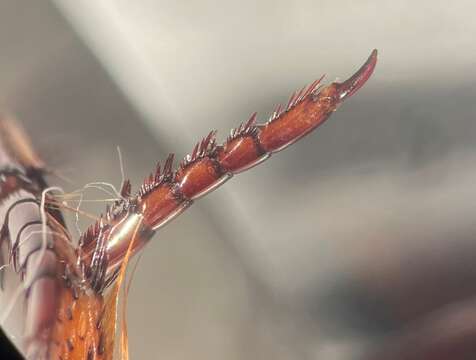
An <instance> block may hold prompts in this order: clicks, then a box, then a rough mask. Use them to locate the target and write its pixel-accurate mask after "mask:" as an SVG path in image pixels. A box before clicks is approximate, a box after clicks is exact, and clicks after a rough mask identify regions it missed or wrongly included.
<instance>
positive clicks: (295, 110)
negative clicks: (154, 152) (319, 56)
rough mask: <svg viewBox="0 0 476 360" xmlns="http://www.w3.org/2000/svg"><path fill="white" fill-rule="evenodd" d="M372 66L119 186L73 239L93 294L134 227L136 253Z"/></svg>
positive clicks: (296, 135)
mask: <svg viewBox="0 0 476 360" xmlns="http://www.w3.org/2000/svg"><path fill="white" fill-rule="evenodd" d="M376 62H377V51H376V50H374V51H373V52H372V53H371V55H370V57H369V58H368V60H367V61H366V62H365V64H364V65H363V66H362V67H361V68H360V69H359V70H358V71H357V72H356V73H355V74H354V75H353V76H352V77H350V78H349V79H348V80H346V81H344V82H343V83H331V84H330V85H328V86H325V87H322V88H321V87H320V83H321V80H322V79H320V80H317V81H315V82H314V83H313V84H311V85H310V86H308V87H305V88H303V89H302V90H301V91H299V92H296V93H294V94H293V95H292V96H291V98H290V100H289V102H288V104H287V106H286V107H284V108H283V107H281V106H278V107H277V108H276V111H275V112H274V113H273V115H272V116H271V118H270V119H269V121H268V122H267V123H266V124H262V125H258V124H256V114H253V115H252V116H251V118H250V119H249V120H248V121H246V122H244V123H243V124H241V125H240V126H239V127H238V128H237V129H235V130H232V132H231V134H230V136H229V137H228V138H227V139H226V141H225V143H224V144H222V145H217V144H216V140H215V131H212V132H210V133H209V134H208V136H206V137H205V138H204V139H203V140H202V141H201V142H199V143H197V145H196V146H195V148H194V149H193V151H192V153H191V154H190V155H187V156H186V157H185V158H184V159H183V160H182V162H181V163H180V166H179V168H178V170H177V171H173V155H170V156H169V157H168V158H167V160H166V161H165V164H164V166H163V168H162V167H161V166H160V164H158V165H157V168H156V170H155V172H154V173H152V174H150V176H149V177H148V178H146V180H145V181H144V184H143V185H142V186H141V188H140V189H139V191H138V193H137V194H136V195H134V196H131V186H130V183H129V182H128V181H126V182H125V183H124V186H123V189H122V196H123V198H124V200H121V201H117V202H116V203H115V204H114V206H113V207H111V208H108V209H107V210H106V214H105V215H104V216H101V220H100V221H98V222H97V223H96V224H94V225H92V226H91V227H90V228H89V229H88V230H87V231H86V232H85V233H84V235H83V236H82V238H81V240H80V243H81V244H82V249H83V253H84V257H83V259H84V262H85V263H86V264H87V265H88V267H89V270H90V278H91V279H92V282H93V283H94V287H95V288H96V289H97V290H98V291H99V290H101V289H104V288H105V287H107V285H108V284H110V283H111V282H112V281H113V280H114V275H115V273H117V268H118V266H119V264H120V263H121V261H122V259H123V258H124V254H125V252H126V250H127V249H128V248H129V246H130V243H131V239H132V234H133V233H134V231H136V230H137V229H138V228H139V231H138V234H139V235H138V237H139V241H135V243H134V244H133V246H132V248H133V251H138V250H139V249H140V248H141V247H142V246H144V244H145V243H146V242H147V240H148V239H150V237H151V236H152V234H153V232H154V230H157V229H159V228H160V227H162V226H163V225H165V224H166V223H168V222H169V221H170V220H172V219H173V218H175V217H176V216H177V215H179V214H180V213H181V212H183V211H184V210H185V209H187V208H188V207H189V206H190V205H191V204H192V203H193V201H194V200H195V199H197V198H199V197H201V196H203V195H205V194H207V193H209V192H210V191H212V190H214V189H216V188H217V187H218V186H220V185H222V184H223V183H224V182H225V181H227V180H228V179H230V178H231V177H232V176H233V175H234V174H237V173H239V172H242V171H244V170H247V169H250V168H251V167H253V166H255V165H257V164H259V163H261V162H263V161H264V160H266V159H268V158H269V157H270V156H271V154H273V153H275V152H278V151H280V150H283V149H284V148H286V147H288V146H289V145H291V144H292V143H294V142H295V141H297V140H299V139H301V138H302V137H303V136H305V135H307V134H309V133H310V132H311V131H312V130H314V129H315V128H317V127H318V126H319V125H321V124H322V123H323V122H324V121H325V120H327V118H328V117H329V116H330V115H331V114H332V113H333V112H334V111H335V110H336V109H337V107H338V106H339V105H340V104H341V103H342V102H343V101H344V100H345V99H347V98H349V97H350V96H352V95H353V94H354V93H355V92H356V91H357V90H358V89H359V88H361V87H362V86H363V85H364V84H365V82H366V81H367V80H368V79H369V77H370V76H371V74H372V72H373V70H374V68H375V65H376Z"/></svg>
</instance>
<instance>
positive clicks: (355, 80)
mask: <svg viewBox="0 0 476 360" xmlns="http://www.w3.org/2000/svg"><path fill="white" fill-rule="evenodd" d="M377 53H378V52H377V49H374V50H373V51H372V52H371V53H370V56H369V58H368V59H367V61H366V62H365V63H364V65H362V66H361V68H360V69H359V70H357V72H356V73H355V74H354V75H352V76H351V77H350V78H349V79H347V80H346V81H344V82H343V83H341V84H338V86H339V88H338V90H339V94H340V100H341V101H342V100H344V99H345V98H348V97H350V96H352V95H353V94H355V92H356V91H357V90H359V89H360V88H361V87H362V86H363V85H364V84H365V83H366V82H367V80H368V79H369V78H370V76H371V75H372V73H373V71H374V69H375V66H376V65H377Z"/></svg>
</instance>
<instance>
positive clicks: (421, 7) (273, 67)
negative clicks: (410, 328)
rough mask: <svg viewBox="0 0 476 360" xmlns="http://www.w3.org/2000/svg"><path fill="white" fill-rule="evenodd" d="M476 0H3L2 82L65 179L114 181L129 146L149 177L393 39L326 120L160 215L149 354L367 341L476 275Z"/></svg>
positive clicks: (265, 354) (142, 329)
mask: <svg viewBox="0 0 476 360" xmlns="http://www.w3.org/2000/svg"><path fill="white" fill-rule="evenodd" d="M474 10H475V5H474V2H471V1H453V2H451V3H448V2H443V1H429V0H428V1H418V2H414V1H399V2H395V1H301V2H295V3H291V2H289V1H269V0H264V1H258V2H255V1H241V2H239V3H238V2H237V3H233V2H225V3H224V2H218V1H200V2H198V1H197V2H187V1H151V0H140V1H134V2H129V1H123V0H115V1H112V0H104V1H98V2H92V1H91V2H86V1H85V2H78V1H73V0H56V1H54V2H52V3H50V2H47V1H42V2H40V1H38V2H28V1H2V2H1V3H0V49H1V52H0V102H1V103H2V104H3V105H4V107H5V108H6V109H8V110H9V111H11V112H13V113H15V114H16V115H17V116H18V118H19V119H21V121H22V123H23V124H24V126H25V128H26V129H27V130H28V132H29V133H30V134H31V136H32V138H33V141H34V143H35V145H36V146H37V148H38V149H39V150H40V152H41V154H42V155H43V157H44V158H45V159H46V160H47V161H48V163H49V164H50V166H51V167H52V168H54V169H56V170H57V171H58V172H59V173H61V174H62V175H63V176H64V177H68V178H70V179H72V180H73V181H74V183H72V184H71V183H67V182H65V181H62V180H60V179H56V178H54V177H53V178H51V180H50V182H51V183H58V184H61V185H62V186H63V187H64V188H65V189H68V190H72V189H76V188H78V187H81V186H82V185H83V184H84V183H87V182H90V181H109V182H112V183H114V184H116V185H117V186H119V183H120V180H121V174H120V168H119V162H118V157H117V153H116V146H117V145H119V146H120V148H121V150H122V153H123V157H124V163H125V171H126V175H127V177H130V178H131V179H132V180H133V184H136V188H137V186H138V185H139V184H140V182H141V180H142V178H143V177H144V176H145V175H146V174H148V172H149V171H150V170H151V169H153V167H154V165H155V162H156V161H157V160H159V159H164V158H165V156H166V154H167V153H168V152H176V153H177V154H178V156H179V157H181V156H183V155H185V154H186V153H187V152H188V151H190V150H191V149H192V146H193V144H194V143H195V142H196V141H197V140H198V139H200V138H201V137H202V136H203V135H205V134H206V133H207V132H208V131H209V130H210V129H213V128H214V129H218V130H219V138H220V139H224V138H225V136H226V135H227V133H228V131H229V129H230V128H231V127H234V126H237V125H238V124H239V123H240V122H241V121H243V120H246V119H247V118H248V116H249V114H251V113H252V112H254V111H258V113H259V115H260V119H261V120H262V121H264V120H266V117H267V116H268V115H269V114H270V113H271V111H272V110H273V109H274V106H275V105H276V104H277V103H278V102H285V101H286V100H287V99H288V97H289V95H290V93H291V92H292V91H294V90H295V89H297V88H300V87H301V86H302V85H304V84H307V83H309V82H311V81H313V80H314V79H316V78H318V77H320V75H321V74H323V73H326V74H327V80H328V81H333V80H334V79H335V78H337V77H339V78H340V79H344V78H345V77H346V76H349V75H350V74H351V73H353V71H355V70H356V69H357V68H358V67H359V66H360V65H361V63H362V62H363V61H364V60H365V58H366V57H367V56H368V54H369V53H370V51H371V50H372V49H373V48H378V49H379V51H380V55H379V64H378V66H377V69H376V73H375V75H374V76H373V78H372V79H371V81H370V82H369V83H368V84H367V85H366V86H365V87H364V88H363V89H362V90H361V91H360V92H359V94H358V95H356V96H355V97H354V98H352V99H351V100H350V101H348V102H347V103H346V104H345V105H344V106H342V107H341V108H340V109H339V110H338V112H337V113H336V114H335V115H333V117H332V119H331V121H330V122H328V123H327V124H325V125H324V126H323V127H322V128H320V129H319V130H318V131H316V133H315V134H313V135H311V136H309V137H307V138H306V139H304V140H303V141H301V142H300V143H298V144H296V145H295V146H293V147H292V148H290V149H289V150H287V151H285V152H283V153H280V154H279V155H277V156H275V157H274V158H272V159H271V160H270V161H269V162H267V163H265V164H264V165H262V166H260V167H258V168H256V169H255V170H253V171H251V172H249V173H245V174H242V175H240V176H239V177H237V178H235V179H234V180H232V181H231V182H230V183H228V184H226V186H225V187H224V188H223V189H220V190H218V191H217V192H215V193H213V194H212V195H210V196H208V197H207V198H206V199H204V200H202V201H200V203H199V204H196V205H194V207H193V208H191V209H190V210H189V211H188V212H187V213H186V214H184V215H183V216H181V217H180V218H179V219H177V220H176V221H174V222H173V223H172V224H170V225H169V226H167V227H166V228H164V229H163V230H161V231H160V232H159V234H157V236H156V237H155V238H154V240H153V241H152V242H151V244H150V245H149V246H148V247H147V248H146V250H145V252H144V255H143V256H142V258H141V261H140V264H139V266H138V269H137V271H136V274H135V277H134V282H133V286H132V291H131V294H130V297H129V305H128V323H129V335H130V346H131V358H132V359H150V358H151V359H192V358H193V359H197V360H198V359H223V358H225V359H266V358H274V359H336V360H340V359H356V358H359V357H360V356H361V355H362V354H364V353H366V352H368V351H371V350H372V349H373V347H374V346H377V345H378V344H380V341H381V339H382V338H385V336H387V335H388V334H392V333H394V332H398V331H399V330H400V329H401V327H403V326H405V325H407V324H409V323H411V322H412V321H418V318H419V316H422V314H424V313H426V312H427V311H430V310H433V309H435V308H438V306H440V305H444V304H447V303H449V302H451V301H453V300H452V299H446V297H444V296H443V297H444V298H445V300H441V301H440V302H438V301H433V300H431V299H434V298H438V296H439V295H441V293H443V290H442V289H441V282H442V281H443V282H444V281H447V282H448V283H449V284H451V285H450V288H451V289H452V290H451V291H450V292H451V293H455V292H456V293H458V294H460V293H461V295H458V296H459V298H463V297H467V296H472V295H473V294H474V289H469V290H468V289H467V285H466V284H468V283H471V282H474V279H475V278H476V268H475V267H474V265H472V254H473V253H474V250H476V249H475V248H476V245H472V243H473V239H474V237H475V234H476V225H474V221H473V217H474V213H475V212H474V210H476V201H475V198H476V197H475V195H476V194H475V193H476V190H475V188H474V183H475V179H476V171H475V169H474V167H475V166H474V164H475V160H476V145H475V143H476V142H475V138H476V132H475V130H476V128H475V127H476V122H475V119H474V117H475V114H476V102H475V95H476V89H475V86H474V83H475V78H476V72H475V70H474V68H475V62H476V61H475V59H476V57H475V55H476V45H474V34H475V33H476V32H475V31H476V24H475V22H474V21H473V18H472V15H473V12H474ZM87 196H88V198H90V199H93V198H96V199H97V198H101V197H102V195H101V194H100V193H98V192H89V193H87ZM102 208H103V205H102V204H99V205H97V204H96V206H94V205H91V204H88V205H86V206H85V209H86V210H88V211H92V212H100V211H101V209H102ZM82 223H83V224H84V225H85V224H87V221H83V222H82ZM461 264H462V265H461ZM435 269H439V270H435ZM439 271H440V272H441V274H446V275H447V276H446V278H445V279H444V280H441V277H440V276H439V275H438V276H436V275H435V274H440V272H439ZM452 274H455V275H454V276H453V275H452ZM461 289H464V290H461ZM435 294H436V295H435ZM415 299H416V300H415ZM428 299H430V300H428ZM432 301H433V303H432ZM429 303H431V304H433V305H432V306H429V305H428V304H429ZM428 309H430V310H428Z"/></svg>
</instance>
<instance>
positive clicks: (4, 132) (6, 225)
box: [0, 119, 62, 359]
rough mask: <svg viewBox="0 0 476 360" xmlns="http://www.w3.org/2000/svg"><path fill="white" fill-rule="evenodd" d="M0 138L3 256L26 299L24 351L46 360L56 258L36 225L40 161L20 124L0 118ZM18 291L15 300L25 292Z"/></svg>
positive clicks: (47, 233) (48, 235)
mask: <svg viewBox="0 0 476 360" xmlns="http://www.w3.org/2000/svg"><path fill="white" fill-rule="evenodd" d="M0 139H1V145H2V146H1V147H0V219H3V220H2V221H3V223H2V226H1V229H2V233H1V235H2V239H3V240H5V239H8V244H6V245H7V246H8V248H9V249H10V251H9V254H8V258H10V259H9V260H10V261H11V262H12V265H13V267H14V269H15V270H16V271H17V272H19V273H21V275H22V277H23V285H24V287H25V294H26V298H27V305H26V323H25V330H24V331H25V341H26V342H27V345H26V348H27V354H26V355H27V357H28V358H31V359H47V358H48V343H49V336H50V332H51V328H52V326H53V324H54V320H55V317H56V310H57V301H58V282H57V274H58V259H57V256H56V254H55V252H54V251H53V250H52V247H53V243H54V235H53V232H52V230H51V228H50V227H49V226H46V229H43V226H42V216H41V210H40V204H39V200H38V198H39V194H41V191H42V190H43V187H44V186H45V183H44V181H43V178H42V168H40V167H39V166H42V162H41V160H40V159H39V158H38V157H37V156H36V155H35V153H34V152H33V151H32V150H31V147H30V146H29V142H28V139H27V138H26V137H24V136H23V135H22V131H21V129H20V128H18V127H16V126H15V125H14V124H13V123H12V122H11V121H9V120H7V119H2V120H1V122H0ZM58 220H59V221H62V219H61V218H58ZM2 257H3V258H4V259H3V260H4V261H5V260H6V259H5V257H6V256H5V255H4V254H2ZM21 295H22V296H21V298H19V299H17V300H21V299H22V298H23V297H24V296H25V295H23V294H21ZM11 300H12V301H15V299H11ZM12 304H13V303H12ZM9 310H10V309H8V308H6V309H2V314H3V315H2V316H7V315H8V312H9ZM2 320H3V319H2Z"/></svg>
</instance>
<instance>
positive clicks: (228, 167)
mask: <svg viewBox="0 0 476 360" xmlns="http://www.w3.org/2000/svg"><path fill="white" fill-rule="evenodd" d="M376 61H377V52H376V51H375V50H374V51H373V52H372V54H371V55H370V57H369V59H368V60H367V61H366V63H365V64H364V65H363V66H362V67H361V68H360V69H359V70H358V71H357V72H356V73H355V74H354V75H353V76H352V77H350V78H349V79H348V80H346V81H344V82H342V83H337V82H335V83H331V84H330V85H328V86H325V87H321V85H320V80H318V81H315V82H314V83H313V84H311V85H310V86H308V87H306V88H303V89H302V90H301V91H299V92H297V93H294V94H293V95H292V97H291V99H290V100H289V102H288V104H287V106H286V107H284V108H283V107H281V106H279V107H278V108H277V109H276V110H275V112H274V113H273V115H272V117H271V118H270V120H269V121H268V122H267V123H266V124H262V125H261V124H256V114H253V115H252V116H251V117H250V119H249V120H248V121H246V122H244V123H242V124H241V125H240V126H239V127H238V128H237V129H235V130H232V132H231V134H230V136H229V137H228V138H227V139H226V141H225V142H224V143H223V144H222V145H218V144H217V142H216V139H215V132H214V131H212V132H210V133H209V134H208V135H207V136H206V137H205V138H204V139H203V140H202V141H201V142H199V143H198V144H197V145H196V146H195V148H194V149H193V151H192V152H191V154H190V155H188V156H186V157H185V158H184V159H183V160H182V162H181V163H180V165H179V168H178V170H176V171H174V170H173V155H170V156H169V157H168V158H167V160H166V161H165V163H164V165H163V166H161V165H160V164H159V165H157V167H156V169H155V171H154V172H153V173H152V174H150V176H149V177H147V178H146V179H145V181H144V183H143V184H142V186H141V187H140V189H139V191H138V192H137V193H136V194H134V195H133V194H132V193H131V184H130V182H129V181H127V180H126V181H124V183H123V185H122V189H121V190H120V192H119V194H118V196H119V198H120V199H119V200H117V201H115V202H114V204H113V205H112V206H111V207H108V208H107V210H106V212H105V214H104V215H102V216H101V217H100V218H99V219H98V220H97V221H96V222H95V223H94V224H93V225H92V226H90V227H89V228H88V229H87V230H86V231H85V232H84V233H83V235H82V236H81V237H80V239H79V241H78V242H77V244H76V243H75V242H73V241H72V239H71V235H70V234H69V233H68V231H67V230H66V227H65V224H64V221H63V218H62V215H61V213H60V212H59V211H58V207H61V203H60V202H59V201H57V200H56V199H55V197H54V196H53V195H51V192H52V191H53V190H55V188H47V185H46V183H45V181H44V180H43V175H44V173H45V168H44V165H43V162H42V161H41V160H40V159H39V158H38V156H36V154H35V153H34V151H33V150H32V148H31V146H30V144H29V141H28V139H27V138H26V137H25V136H24V135H23V134H22V133H21V131H20V130H19V129H18V128H17V127H16V126H15V125H14V124H13V123H11V122H9V121H7V120H3V121H2V122H1V123H0V124H1V129H0V134H1V136H2V138H1V140H2V143H1V144H0V145H1V148H0V167H1V170H0V175H1V183H0V213H1V214H0V215H1V216H2V217H1V218H2V219H3V224H2V240H3V242H4V243H5V244H4V247H3V248H2V249H5V247H8V250H9V251H8V253H7V254H6V253H5V252H4V253H2V257H3V258H4V261H5V262H6V263H8V264H11V265H12V266H13V268H14V269H15V270H16V271H17V272H19V273H20V274H21V275H22V277H23V284H24V289H25V291H26V292H25V294H26V295H24V296H26V298H27V310H26V311H27V314H26V324H25V329H26V330H25V333H26V335H25V339H24V340H25V353H26V356H27V358H28V359H35V360H36V359H62V360H66V359H81V360H83V359H87V360H96V359H111V358H112V356H113V352H114V351H113V350H114V334H115V321H116V315H115V314H116V304H117V293H118V288H119V285H120V283H121V279H122V278H123V276H122V275H123V272H124V269H125V265H126V264H127V261H128V259H129V257H130V256H131V255H133V254H135V253H137V252H138V251H139V250H140V249H141V248H142V247H143V246H144V245H145V244H146V243H147V242H148V240H149V239H150V238H151V237H152V236H153V234H154V232H155V231H157V230H158V229H159V228H160V227H162V226H164V225H165V224H167V223H168V222H169V221H170V220H172V219H173V218H174V217H176V216H177V215H179V214H180V213H181V212H183V211H184V210H185V209H187V208H188V207H189V206H190V205H191V204H192V203H193V201H194V200H196V199H197V198H199V197H201V196H203V195H205V194H207V193H208V192H210V191H212V190H214V189H215V188H217V187H218V186H220V185H221V184H223V183H224V182H225V181H227V180H228V179H230V178H231V177H232V176H233V175H234V174H237V173H239V172H242V171H244V170H247V169H249V168H251V167H253V166H255V165H257V164H259V163H261V162H262V161H264V160H266V159H267V158H269V157H270V156H271V154H273V153H275V152H278V151H280V150H282V149H284V148H286V147H287V146H289V145H290V144H292V143H294V142H295V141H297V140H299V139H300V138H302V137H303V136H305V135H306V134H308V133H310V132H311V131H312V130H314V129H315V128H316V127H318V126H319V125H320V124H322V123H323V122H324V121H325V120H326V119H327V118H328V117H329V116H330V115H331V114H332V112H334V111H335V110H336V108H337V107H338V105H339V104H341V103H342V102H343V101H344V100H345V99H346V98H348V97H350V96H351V95H353V94H354V93H355V92H356V91H357V90H358V89H359V88H360V87H361V86H363V85H364V83H365V82H366V81H367V80H368V78H369V77H370V76H371V74H372V72H373V70H374V68H375V65H376ZM0 315H1V314H0ZM0 320H1V319H0Z"/></svg>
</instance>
